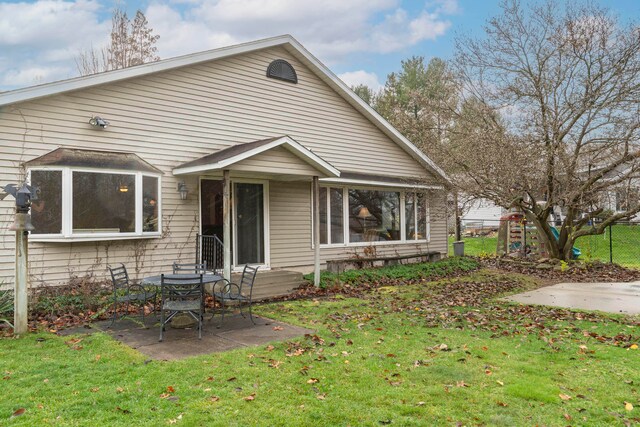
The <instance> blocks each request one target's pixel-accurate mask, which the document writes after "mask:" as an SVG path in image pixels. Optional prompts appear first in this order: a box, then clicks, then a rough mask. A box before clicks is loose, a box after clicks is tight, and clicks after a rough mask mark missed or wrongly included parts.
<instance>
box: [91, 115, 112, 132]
mask: <svg viewBox="0 0 640 427" xmlns="http://www.w3.org/2000/svg"><path fill="white" fill-rule="evenodd" d="M89 124H90V125H91V126H95V127H101V128H102V129H106V128H107V126H109V122H108V121H106V120H105V119H103V118H102V117H98V116H93V117H91V118H90V119H89Z"/></svg>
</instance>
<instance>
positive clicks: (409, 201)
mask: <svg viewBox="0 0 640 427" xmlns="http://www.w3.org/2000/svg"><path fill="white" fill-rule="evenodd" d="M415 197H416V194H415V193H407V194H405V196H404V210H405V214H404V216H405V220H404V223H405V233H406V238H407V240H415V239H416V203H415Z"/></svg>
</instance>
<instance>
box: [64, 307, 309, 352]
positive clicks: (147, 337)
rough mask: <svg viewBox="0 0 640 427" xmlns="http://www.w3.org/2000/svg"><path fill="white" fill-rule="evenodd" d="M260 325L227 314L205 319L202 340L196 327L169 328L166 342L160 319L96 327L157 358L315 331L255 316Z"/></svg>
mask: <svg viewBox="0 0 640 427" xmlns="http://www.w3.org/2000/svg"><path fill="white" fill-rule="evenodd" d="M253 318H254V320H255V322H256V325H253V324H252V323H251V320H249V318H243V317H242V316H241V315H239V314H237V315H231V316H225V319H224V324H223V325H222V327H220V328H218V327H217V326H218V325H219V324H220V317H218V316H215V317H214V318H213V319H212V320H205V322H204V324H203V327H202V340H199V339H198V334H197V330H195V329H191V328H188V329H174V328H171V327H168V328H167V330H166V331H165V336H164V341H163V342H159V341H158V338H159V334H160V329H159V322H157V321H156V320H155V319H148V320H147V322H146V324H147V326H148V327H147V328H145V327H143V325H142V323H141V322H140V321H136V320H129V319H121V320H118V321H116V323H115V324H114V325H113V328H109V324H110V323H111V321H104V322H97V323H95V324H93V325H92V329H93V328H95V329H97V330H101V331H103V332H106V333H108V334H110V335H111V336H113V338H114V339H116V340H118V341H120V342H122V343H123V344H125V345H127V346H129V347H131V348H134V349H136V350H138V351H139V352H141V353H143V354H145V355H147V356H149V358H151V359H155V360H177V359H183V358H186V357H192V356H198V355H202V354H210V353H218V352H223V351H228V350H234V349H236V348H241V347H251V346H259V345H263V344H267V343H269V342H272V341H284V340H289V339H293V338H296V337H300V336H304V335H305V334H310V333H314V331H313V330H312V329H306V328H301V327H298V326H293V325H289V324H287V323H282V322H277V321H274V320H271V319H267V318H265V317H259V316H253ZM92 329H86V328H85V329H80V330H75V331H73V330H69V331H67V333H87V332H91V330H92Z"/></svg>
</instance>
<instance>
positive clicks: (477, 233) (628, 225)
mask: <svg viewBox="0 0 640 427" xmlns="http://www.w3.org/2000/svg"><path fill="white" fill-rule="evenodd" d="M523 226H524V227H523ZM501 228H502V233H501V232H500V230H501ZM523 231H526V233H522V232H523ZM525 236H526V237H525ZM461 237H462V241H463V242H464V252H465V254H466V255H472V256H495V255H497V254H500V255H501V254H503V253H505V251H506V252H508V253H519V254H522V253H523V251H526V252H527V253H532V252H533V253H534V254H535V252H536V251H538V250H542V251H544V247H542V248H540V247H538V246H537V245H538V243H537V232H536V230H535V227H533V226H532V225H530V224H527V225H525V224H523V223H522V222H521V221H513V220H511V221H509V220H482V219H479V220H473V219H465V220H464V221H462V222H461ZM454 240H455V235H454V231H453V229H452V227H450V229H449V254H450V255H453V248H452V243H453V241H454ZM574 254H576V255H578V259H581V260H584V261H594V260H599V261H602V262H614V263H616V264H620V265H622V266H625V267H634V268H640V222H620V223H616V224H614V225H612V226H610V227H607V228H606V229H605V232H604V233H603V234H597V235H593V236H584V237H581V238H579V239H578V240H577V241H576V243H575V245H574Z"/></svg>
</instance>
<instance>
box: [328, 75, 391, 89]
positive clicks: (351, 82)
mask: <svg viewBox="0 0 640 427" xmlns="http://www.w3.org/2000/svg"><path fill="white" fill-rule="evenodd" d="M338 77H339V78H340V80H342V81H343V82H345V83H346V84H347V86H349V87H353V86H358V85H361V84H362V85H366V86H368V87H370V88H371V89H373V91H374V92H377V91H378V90H380V89H382V86H383V85H382V84H381V83H380V80H378V76H377V75H376V74H375V73H370V72H368V71H364V70H358V71H348V72H346V73H342V74H338Z"/></svg>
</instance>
